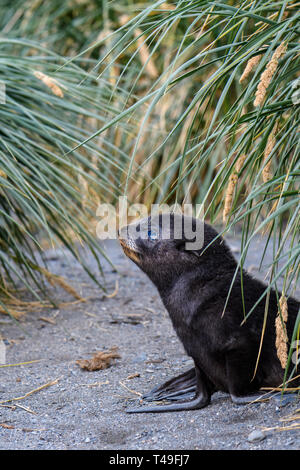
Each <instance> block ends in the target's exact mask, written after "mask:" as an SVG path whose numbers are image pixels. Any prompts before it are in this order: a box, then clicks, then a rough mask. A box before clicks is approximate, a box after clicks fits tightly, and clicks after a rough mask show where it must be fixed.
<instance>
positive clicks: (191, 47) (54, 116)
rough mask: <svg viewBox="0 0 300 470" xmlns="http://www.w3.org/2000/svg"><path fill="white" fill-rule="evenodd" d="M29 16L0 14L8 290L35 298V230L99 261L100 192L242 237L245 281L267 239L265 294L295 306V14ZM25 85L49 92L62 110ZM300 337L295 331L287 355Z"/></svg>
mask: <svg viewBox="0 0 300 470" xmlns="http://www.w3.org/2000/svg"><path fill="white" fill-rule="evenodd" d="M25 3H26V8H25V6H24V2H21V1H19V2H14V5H13V6H12V5H11V2H6V7H5V9H4V10H3V11H4V12H5V14H4V15H2V20H1V21H2V30H3V31H4V32H5V38H3V37H2V38H1V39H0V51H1V56H2V60H1V62H0V73H1V77H5V82H6V85H7V96H8V103H7V106H8V107H7V106H6V107H5V108H4V107H1V109H0V111H1V114H0V120H1V157H3V158H1V173H0V184H1V199H0V205H1V214H2V221H3V222H2V223H1V240H2V243H1V245H0V261H1V265H2V272H3V273H4V274H5V276H8V277H10V273H11V272H13V273H15V275H17V276H19V277H21V278H22V279H23V276H24V275H27V277H28V276H29V277H31V278H32V279H33V280H34V282H35V283H36V285H37V286H40V284H39V282H40V281H39V279H38V277H37V273H38V270H36V269H34V267H33V266H34V265H37V262H36V260H35V259H34V250H33V247H35V248H36V247H37V248H38V247H39V240H38V238H37V237H35V235H34V234H35V233H37V232H38V231H40V229H41V228H42V229H43V231H44V233H47V235H48V237H49V239H53V238H59V239H60V240H61V241H62V242H63V243H64V244H65V246H67V247H68V248H69V249H71V250H72V252H73V253H74V254H75V256H77V253H76V248H75V245H74V244H73V236H71V235H70V234H69V229H70V227H71V230H72V231H75V233H76V234H77V236H78V237H79V238H80V239H81V240H82V241H83V242H87V243H88V244H89V246H90V248H91V249H92V250H96V249H97V246H96V244H95V242H94V239H93V236H91V234H90V232H89V229H88V223H87V221H84V220H83V219H84V218H82V215H83V212H85V213H87V212H88V211H89V210H90V211H91V215H92V213H93V206H90V201H91V197H90V196H92V198H93V199H94V200H95V197H94V196H95V192H96V191H97V193H98V196H99V197H100V198H102V199H103V198H104V200H107V201H113V202H114V201H115V200H116V196H117V195H119V194H126V195H128V196H129V199H131V200H134V201H140V202H144V203H146V204H147V205H148V206H149V205H150V203H151V202H175V201H176V202H179V203H182V202H185V201H186V202H193V203H204V204H205V214H206V217H207V218H208V219H209V220H210V221H211V222H212V223H214V222H219V221H221V219H222V216H223V217H224V220H225V228H224V231H225V230H229V229H233V228H234V227H235V226H236V225H238V226H240V225H241V226H242V256H241V261H240V264H241V265H243V262H244V259H245V256H246V255H247V250H248V246H249V244H250V242H251V240H252V239H253V237H254V236H255V235H257V234H259V233H264V234H266V236H267V243H271V244H272V246H273V253H274V257H273V264H272V266H271V267H270V274H271V276H270V277H271V280H270V283H269V286H268V289H267V290H266V293H265V294H266V295H268V290H269V289H270V287H271V286H272V287H275V288H276V289H277V282H278V280H279V279H280V277H282V276H283V278H284V282H283V286H284V287H283V291H284V294H286V293H288V292H292V291H293V285H295V283H296V282H297V281H298V279H299V254H300V250H299V134H298V131H299V105H298V104H297V103H295V101H294V100H295V95H294V94H295V88H293V84H294V83H295V79H296V78H297V77H299V69H300V59H299V16H300V14H299V5H298V3H297V2H286V1H277V2H274V1H267V2H260V1H247V0H245V1H240V2H232V1H226V2H223V3H222V2H217V1H211V2H208V1H203V0H198V1H197V0H195V1H187V0H184V1H183V0H179V1H176V2H163V1H157V2H140V3H139V4H136V2H130V1H122V2H107V1H103V2H102V3H101V5H99V3H98V2H96V1H95V2H84V1H76V0H74V1H73V2H65V3H64V4H63V5H61V4H59V2H56V1H55V2H40V1H33V0H32V1H28V2H25ZM88 3H89V5H87V4H88ZM124 15H126V18H125V19H124ZM122 18H123V19H122ZM20 37H22V38H23V39H19V38H20ZM24 38H26V39H24ZM36 40H38V41H43V44H45V46H41V45H40V44H39V45H37V44H36V43H35V42H34V41H36ZM280 47H281V48H282V50H281V53H280V54H278V57H277V58H276V64H275V62H274V60H275V57H276V51H278V48H280ZM50 50H53V51H55V52H56V54H55V53H53V52H51V51H50ZM58 51H59V53H60V54H61V55H64V56H65V57H64V58H63V59H62V58H61V57H59V56H58V55H57V52H58ZM274 54H275V57H274ZM258 56H259V60H258V59H257V57H258ZM0 59H1V57H0ZM254 59H255V67H253V68H252V69H251V71H250V72H247V74H248V76H247V77H246V78H245V77H244V78H243V80H242V81H241V83H240V79H241V77H242V76H243V72H244V71H245V69H246V68H247V64H249V61H253V60H254ZM272 60H273V62H272ZM149 63H151V64H152V70H153V67H154V70H155V71H156V72H155V74H153V73H152V74H151V73H150V72H149ZM275 65H276V66H275ZM34 71H39V72H42V73H44V74H46V75H47V76H49V77H50V78H52V79H55V80H57V81H58V83H57V84H58V86H60V88H61V90H62V91H63V94H64V96H63V98H59V97H58V96H56V95H54V94H53V93H52V92H51V88H49V87H47V86H46V85H45V83H43V82H42V81H41V80H39V79H38V78H37V77H36V76H34ZM79 85H80V86H79ZM258 94H259V95H260V99H259V100H258V101H256V98H257V96H258ZM87 123H88V125H87ZM274 129H276V132H275V131H274ZM272 133H273V134H274V135H273V138H272V139H271V138H270V136H271V135H272ZM28 155H30V159H29V158H28ZM241 161H243V163H242V165H241V166H239V164H238V163H239V162H241ZM237 168H238V171H237V170H236V169H237ZM26 172H27V173H26ZM78 175H80V177H79V176H78ZM79 180H80V181H79ZM232 181H234V186H232V184H231V182H232ZM87 188H88V189H87ZM95 188H97V189H95ZM82 193H83V194H84V198H82ZM226 194H227V207H226V211H224V204H225V201H226ZM228 194H230V198H229V197H228ZM83 199H84V203H85V211H82V204H83ZM86 208H87V209H86ZM40 251H41V252H42V250H40ZM95 252H96V251H95ZM263 257H264V253H262V262H263ZM280 261H281V264H280V263H279V262H280ZM16 265H17V266H18V268H16ZM87 269H88V268H87ZM20 273H21V275H20ZM2 283H3V285H4V276H3V277H2ZM278 300H279V299H278ZM250 314H251V312H250ZM266 314H267V310H266ZM299 326H300V317H299V318H298V320H297V322H296V325H295V332H294V339H297V338H299ZM291 355H292V350H290V352H289V358H288V361H290V360H291Z"/></svg>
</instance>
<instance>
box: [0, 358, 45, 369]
mask: <svg viewBox="0 0 300 470" xmlns="http://www.w3.org/2000/svg"><path fill="white" fill-rule="evenodd" d="M40 361H41V359H34V360H33V361H27V362H18V363H16V364H1V365H0V367H15V366H25V365H27V364H33V363H35V362H40Z"/></svg>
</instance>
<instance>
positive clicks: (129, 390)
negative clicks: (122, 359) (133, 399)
mask: <svg viewBox="0 0 300 470" xmlns="http://www.w3.org/2000/svg"><path fill="white" fill-rule="evenodd" d="M119 384H120V385H122V387H123V388H125V390H128V392H130V393H133V394H134V395H138V396H139V397H141V396H142V393H140V392H137V391H136V390H132V389H131V388H129V387H127V385H125V384H124V383H123V382H121V380H120V382H119Z"/></svg>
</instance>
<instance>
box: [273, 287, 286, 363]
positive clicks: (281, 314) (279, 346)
mask: <svg viewBox="0 0 300 470" xmlns="http://www.w3.org/2000/svg"><path fill="white" fill-rule="evenodd" d="M287 319H288V307H287V300H286V297H285V295H284V294H282V295H281V297H280V299H279V311H278V315H277V317H276V320H275V329H276V341H275V345H276V351H277V357H278V359H279V360H280V364H281V367H282V368H283V369H285V367H286V364H287V359H288V348H287V342H288V338H287V334H286V328H285V324H286V322H287Z"/></svg>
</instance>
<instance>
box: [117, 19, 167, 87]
mask: <svg viewBox="0 0 300 470" xmlns="http://www.w3.org/2000/svg"><path fill="white" fill-rule="evenodd" d="M129 19H130V17H129V16H128V15H122V16H121V18H120V24H121V25H122V26H123V25H124V24H126V23H128V21H129ZM134 37H135V38H136V41H137V46H138V50H139V54H140V59H141V62H142V65H143V66H144V68H145V70H146V71H147V73H148V75H149V76H150V77H151V78H153V79H154V78H157V77H158V75H159V74H158V71H157V68H156V66H155V64H154V61H153V59H152V57H151V55H150V52H149V48H148V46H147V44H146V38H145V36H144V35H143V32H142V31H141V30H140V29H139V28H137V29H135V30H134Z"/></svg>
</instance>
